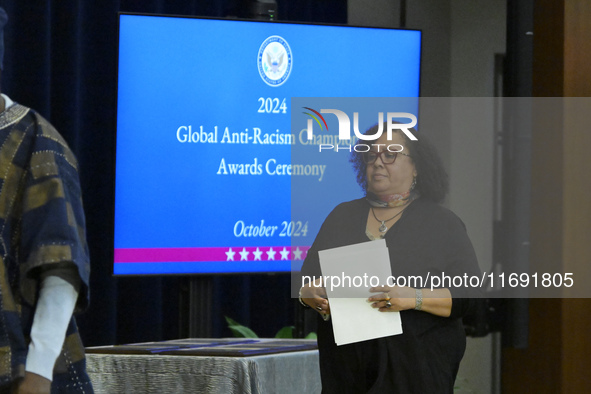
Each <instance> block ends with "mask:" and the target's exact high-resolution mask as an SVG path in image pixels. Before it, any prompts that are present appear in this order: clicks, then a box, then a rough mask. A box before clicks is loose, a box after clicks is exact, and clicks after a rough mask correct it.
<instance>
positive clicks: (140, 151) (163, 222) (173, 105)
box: [114, 14, 421, 275]
mask: <svg viewBox="0 0 591 394" xmlns="http://www.w3.org/2000/svg"><path fill="white" fill-rule="evenodd" d="M420 43H421V34H420V31H413V30H397V29H381V28H360V27H349V26H329V25H310V24H295V23H280V22H259V21H242V20H220V19H202V18H189V17H168V16H149V15H131V14H121V15H120V20H119V67H118V92H117V94H118V98H117V147H116V174H115V182H116V184H115V245H114V247H115V250H114V273H115V274H116V275H154V274H213V273H254V272H289V271H290V270H291V269H292V264H293V263H295V264H296V265H297V263H298V261H299V262H300V263H301V260H302V259H303V258H304V257H305V250H306V245H308V246H309V245H311V243H312V242H313V240H314V237H315V235H316V232H317V231H318V229H319V227H320V225H321V223H322V221H323V220H324V218H325V217H326V215H327V214H328V213H329V208H328V207H331V206H334V205H336V204H337V203H339V202H342V201H346V200H351V199H354V198H358V197H360V196H361V194H362V191H361V189H360V188H359V186H358V185H356V184H355V181H354V178H355V177H354V175H351V182H350V184H349V185H348V186H346V187H344V188H343V189H342V190H334V189H329V190H331V192H330V193H328V194H327V192H326V190H327V188H326V186H327V182H328V180H329V174H328V173H327V172H326V171H327V167H326V166H324V167H323V166H322V165H316V166H315V165H313V164H311V165H296V164H294V163H292V150H293V148H294V147H295V146H297V145H298V144H299V145H309V144H310V143H311V142H310V141H309V140H307V139H306V138H305V130H304V129H305V128H306V125H305V124H302V127H301V128H297V129H294V128H293V127H292V125H291V114H292V111H298V113H308V114H313V113H312V112H310V110H308V109H305V108H303V107H302V106H301V105H299V104H298V108H292V99H293V98H298V97H300V98H301V97H417V96H418V95H419V75H420V52H421V47H420ZM296 101H297V100H296ZM305 102H307V101H305ZM310 102H313V101H310ZM310 105H313V104H310ZM300 107H302V108H300ZM308 107H309V108H312V109H314V108H313V107H310V106H308ZM316 110H318V109H316ZM304 116H308V115H304ZM376 116H377V112H376ZM335 120H336V118H335ZM376 121H377V118H376V119H375V120H373V123H375V122H376ZM329 126H330V124H329ZM292 164H293V165H292ZM296 178H297V180H298V181H299V180H304V179H305V180H306V182H305V189H306V190H305V192H306V195H308V196H310V199H311V200H314V199H318V198H319V196H322V197H323V198H322V204H313V203H312V204H308V205H309V206H310V207H311V210H310V212H309V213H308V212H307V213H306V214H305V215H303V216H302V215H299V217H297V218H292V211H291V206H292V205H291V203H292V201H291V200H292V193H291V191H292V179H293V180H296ZM308 189H309V190H308ZM300 193H301V192H300ZM293 237H298V239H297V245H298V247H297V248H295V247H293V246H292V239H293Z"/></svg>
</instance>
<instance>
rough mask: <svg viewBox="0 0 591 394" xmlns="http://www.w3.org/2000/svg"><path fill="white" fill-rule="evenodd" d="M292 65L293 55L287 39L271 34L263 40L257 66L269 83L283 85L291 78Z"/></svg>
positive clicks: (264, 79) (270, 84)
mask: <svg viewBox="0 0 591 394" xmlns="http://www.w3.org/2000/svg"><path fill="white" fill-rule="evenodd" d="M292 65H293V56H292V54H291V48H290V47H289V44H288V43H287V41H285V40H284V39H283V38H282V37H279V36H271V37H269V38H267V39H266V40H265V41H263V43H262V45H261V47H260V48H259V54H258V56H257V66H258V69H259V74H260V75H261V78H262V79H263V81H265V83H266V84H267V85H269V86H273V87H275V86H280V85H283V83H284V82H285V81H287V78H289V74H290V73H291V68H292Z"/></svg>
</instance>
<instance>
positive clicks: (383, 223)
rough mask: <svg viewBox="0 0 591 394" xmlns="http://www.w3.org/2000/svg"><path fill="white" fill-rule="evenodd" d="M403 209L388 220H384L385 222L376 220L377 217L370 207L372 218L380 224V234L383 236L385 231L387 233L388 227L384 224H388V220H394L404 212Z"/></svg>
mask: <svg viewBox="0 0 591 394" xmlns="http://www.w3.org/2000/svg"><path fill="white" fill-rule="evenodd" d="M404 209H406V207H404ZM404 209H403V210H401V211H400V212H398V213H397V214H396V215H394V216H392V217H391V218H390V219H386V220H380V219H378V217H377V216H376V213H375V212H374V210H373V207H371V213H372V214H373V217H374V218H375V219H376V220H377V221H378V222H380V223H382V224H381V225H380V228H379V230H380V233H382V234H384V233H385V232H386V231H388V226H386V222H389V221H390V220H392V219H394V218H395V217H396V216H398V215H400V214H401V213H402V212H404Z"/></svg>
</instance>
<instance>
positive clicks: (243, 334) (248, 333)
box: [228, 325, 258, 338]
mask: <svg viewBox="0 0 591 394" xmlns="http://www.w3.org/2000/svg"><path fill="white" fill-rule="evenodd" d="M228 328H229V329H230V330H232V333H234V336H235V337H237V338H258V335H257V334H255V333H254V331H252V330H251V329H250V328H248V327H245V326H241V325H237V326H228Z"/></svg>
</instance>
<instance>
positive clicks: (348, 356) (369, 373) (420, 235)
mask: <svg viewBox="0 0 591 394" xmlns="http://www.w3.org/2000/svg"><path fill="white" fill-rule="evenodd" d="M369 209H370V205H369V204H368V202H367V201H366V200H365V199H359V200H354V201H350V202H346V203H343V204H340V205H339V206H337V207H336V208H335V209H334V210H333V211H332V212H331V213H330V214H329V216H328V217H327V218H326V220H325V221H324V223H323V225H322V227H321V228H320V231H319V232H318V235H317V237H316V240H315V241H314V244H313V245H312V247H311V248H310V250H309V251H308V254H307V256H306V259H305V261H304V265H303V267H302V275H316V276H318V275H320V265H319V261H318V251H319V250H324V249H330V248H334V247H338V246H345V245H350V244H355V243H360V242H366V241H367V242H370V241H369V239H368V237H367V235H366V234H365V229H366V224H367V217H368V214H369ZM385 239H386V244H387V246H388V251H389V254H390V262H391V265H392V274H393V276H399V275H404V276H409V275H420V276H422V277H426V275H427V273H429V275H431V276H433V275H439V276H441V275H442V274H445V275H448V276H450V277H453V276H454V275H459V276H462V277H463V276H464V274H467V275H477V276H479V277H480V269H479V268H478V264H477V261H476V256H475V253H474V249H473V247H472V244H471V242H470V240H469V239H468V236H467V234H466V229H465V226H464V224H463V223H462V221H461V220H460V219H459V218H458V217H457V216H456V215H455V214H454V213H453V212H451V211H449V210H448V209H446V208H443V207H441V206H440V205H438V204H435V203H433V202H430V201H427V200H424V199H420V198H419V199H418V200H415V201H414V202H412V203H411V204H410V205H409V206H408V207H407V208H406V210H405V211H404V212H403V214H402V216H401V218H400V219H399V220H398V222H396V223H395V224H394V226H393V227H392V228H391V229H390V230H389V231H388V232H387V234H386V238H385ZM425 287H427V286H425ZM446 287H447V286H446ZM448 288H449V290H450V292H451V294H452V311H451V316H450V317H447V318H444V317H438V316H435V315H432V314H429V313H426V312H420V311H415V310H408V311H402V312H401V319H402V328H403V331H404V332H403V334H401V335H395V336H390V337H385V338H379V339H375V340H370V341H364V342H359V343H354V344H349V345H342V346H336V344H335V341H334V336H333V331H332V324H331V322H330V321H328V322H325V321H324V320H322V319H321V318H320V316H319V317H318V348H319V353H320V374H321V378H322V392H323V393H340V394H342V393H379V394H382V393H418V394H424V393H452V392H453V385H454V381H455V377H456V374H457V371H458V368H459V364H460V360H461V359H462V356H463V355H464V350H465V347H466V336H465V333H464V329H463V325H462V321H461V316H462V315H464V314H465V313H466V312H467V310H468V309H469V308H470V307H471V305H472V300H473V299H474V297H478V296H479V294H480V291H479V290H478V289H470V288H467V289H466V288H454V287H448ZM376 313H379V312H377V311H376Z"/></svg>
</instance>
